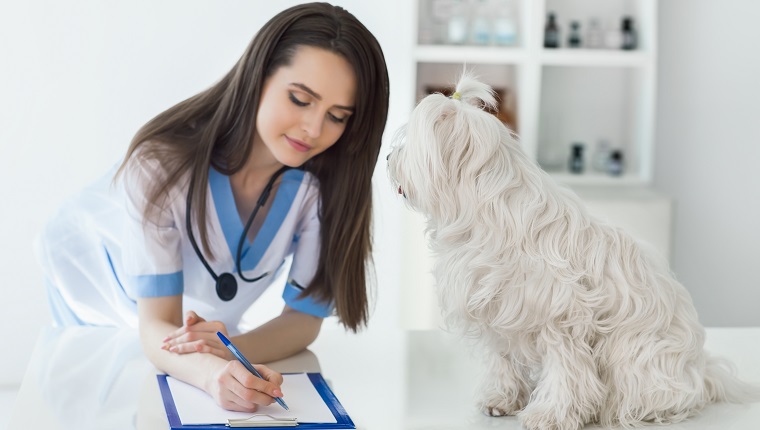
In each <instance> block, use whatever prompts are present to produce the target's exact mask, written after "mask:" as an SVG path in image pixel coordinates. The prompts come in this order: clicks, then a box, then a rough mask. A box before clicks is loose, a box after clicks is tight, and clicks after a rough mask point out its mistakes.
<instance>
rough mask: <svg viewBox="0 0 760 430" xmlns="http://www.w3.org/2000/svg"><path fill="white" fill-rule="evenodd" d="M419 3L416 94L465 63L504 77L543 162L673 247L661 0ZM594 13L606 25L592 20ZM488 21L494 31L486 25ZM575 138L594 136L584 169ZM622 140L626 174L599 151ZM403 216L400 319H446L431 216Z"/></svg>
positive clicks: (506, 107) (505, 90)
mask: <svg viewBox="0 0 760 430" xmlns="http://www.w3.org/2000/svg"><path fill="white" fill-rule="evenodd" d="M410 8H411V9H412V10H411V12H412V13H413V14H414V17H415V19H414V22H415V23H416V25H417V29H416V32H415V34H416V41H415V45H414V50H413V52H414V62H415V65H416V67H415V70H416V81H415V82H416V94H415V95H414V97H415V99H414V102H416V101H419V100H420V99H421V98H422V97H424V96H425V95H426V94H428V93H429V92H431V91H440V90H442V89H446V88H450V87H451V86H452V85H453V84H455V83H456V79H457V78H458V76H459V74H460V73H461V72H462V69H463V64H464V65H466V67H467V69H468V70H471V71H472V72H474V73H475V74H476V75H477V76H479V77H480V78H481V79H482V80H483V81H485V82H487V83H488V84H490V85H491V86H492V87H494V88H495V89H497V91H498V93H499V95H500V96H501V97H500V98H501V106H500V114H501V115H500V117H501V119H502V120H504V121H505V122H506V123H507V124H508V125H510V127H512V128H513V129H514V130H515V131H516V132H517V134H518V135H519V136H520V140H521V143H522V145H523V148H524V149H525V150H526V152H527V153H528V154H529V155H530V156H531V157H533V159H534V160H536V161H537V162H538V163H539V164H540V165H541V166H542V168H543V169H544V170H546V171H547V172H548V173H550V174H551V175H552V176H553V177H554V178H555V179H556V180H557V181H559V182H561V183H565V184H567V185H569V186H571V187H572V188H573V189H574V190H575V191H576V192H577V193H578V194H579V195H580V196H581V198H582V199H583V200H584V202H585V203H586V204H587V206H588V208H589V210H590V212H591V213H593V214H595V215H597V216H598V217H600V218H602V219H605V220H607V221H610V222H612V223H613V224H616V225H619V226H621V227H623V228H626V230H627V231H629V232H630V233H631V234H633V235H634V236H636V237H638V238H639V239H641V240H644V241H646V242H649V243H650V244H652V245H653V246H654V248H655V249H657V250H659V252H661V253H662V254H664V255H665V256H667V257H669V256H670V255H669V254H670V241H671V233H670V232H671V212H672V202H671V200H670V198H668V197H667V196H663V195H661V194H660V193H657V192H656V191H654V190H652V189H651V188H650V185H651V182H652V168H653V163H654V161H653V146H654V126H655V124H654V119H655V114H656V112H655V109H656V99H655V94H656V88H657V76H656V72H657V2H656V0H460V1H457V0H417V1H414V2H411V5H410ZM484 10H486V13H483V11H484ZM549 14H553V15H554V17H555V20H556V23H557V26H558V28H559V42H560V46H559V47H558V48H545V47H544V32H545V26H546V23H547V19H548V16H549ZM484 16H485V17H486V18H487V19H486V20H485V21H484V20H482V17H484ZM624 17H629V18H630V19H631V21H632V23H633V29H634V31H635V36H636V48H635V49H632V50H623V49H618V48H611V47H610V46H613V45H614V46H619V44H621V43H622V40H621V39H622V37H623V36H622V34H621V32H620V30H621V27H622V21H623V18H624ZM592 19H593V20H595V22H596V26H597V27H598V29H599V31H600V32H598V33H596V34H589V31H588V30H589V27H590V26H591V25H590V24H591V20H592ZM572 21H577V22H578V23H579V27H580V36H581V47H569V46H568V38H569V36H570V34H569V30H570V29H571V22H572ZM486 22H487V24H485V25H486V26H490V27H488V28H490V30H491V35H490V36H487V37H483V35H482V31H481V30H482V29H483V28H486V27H484V23H486ZM497 27H498V28H497ZM499 32H501V34H500V35H496V36H494V34H495V33H499ZM589 41H591V42H595V43H591V44H594V45H595V46H594V47H589V46H588V45H589ZM599 45H602V46H599ZM574 144H581V145H583V147H584V149H583V151H582V152H583V155H582V157H583V163H582V164H583V171H582V172H581V173H571V172H570V171H569V168H568V166H569V164H570V163H569V161H570V155H571V147H572V145H574ZM603 148H606V151H601V150H600V149H603ZM613 150H616V151H620V153H621V154H622V164H623V169H622V173H621V174H619V175H612V174H610V172H609V169H608V168H607V166H606V164H605V162H604V160H605V157H601V156H600V155H602V154H604V153H605V152H606V153H607V154H609V152H611V151H613ZM404 216H405V220H404V225H405V231H404V235H405V237H406V238H407V240H406V243H405V247H404V254H405V255H404V262H405V264H404V267H403V268H402V276H403V277H404V279H405V283H406V284H407V285H406V286H405V287H404V288H402V297H401V302H402V303H401V315H402V316H401V318H402V321H401V324H402V325H403V326H404V327H406V328H413V329H425V328H431V327H436V326H439V325H440V323H441V322H440V317H439V312H438V309H437V307H436V304H435V303H436V300H435V294H434V285H433V284H434V280H433V277H432V275H431V273H430V270H431V269H432V259H431V258H430V254H429V251H428V248H427V246H426V242H425V238H424V236H423V233H422V232H423V231H424V220H423V219H422V217H421V216H419V215H418V214H414V213H411V212H407V213H406V214H405V215H404Z"/></svg>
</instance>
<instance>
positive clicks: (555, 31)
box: [544, 12, 559, 48]
mask: <svg viewBox="0 0 760 430" xmlns="http://www.w3.org/2000/svg"><path fill="white" fill-rule="evenodd" d="M544 48H559V26H558V25H557V19H556V17H555V16H554V13H553V12H551V13H549V18H548V20H547V21H546V28H545V29H544Z"/></svg>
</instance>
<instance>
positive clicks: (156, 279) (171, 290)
mask: <svg viewBox="0 0 760 430" xmlns="http://www.w3.org/2000/svg"><path fill="white" fill-rule="evenodd" d="M128 285H129V287H128V288H129V289H130V290H131V291H129V293H131V294H130V295H131V296H132V297H163V296H176V295H177V294H182V293H183V291H184V285H185V284H184V277H183V275H182V272H175V273H167V274H161V275H141V276H130V277H129V280H128Z"/></svg>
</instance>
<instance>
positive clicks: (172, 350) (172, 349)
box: [169, 346, 177, 352]
mask: <svg viewBox="0 0 760 430" xmlns="http://www.w3.org/2000/svg"><path fill="white" fill-rule="evenodd" d="M169 352H177V347H176V346H173V347H171V348H169Z"/></svg>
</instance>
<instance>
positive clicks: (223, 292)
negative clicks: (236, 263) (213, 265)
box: [216, 273, 237, 302]
mask: <svg viewBox="0 0 760 430" xmlns="http://www.w3.org/2000/svg"><path fill="white" fill-rule="evenodd" d="M235 294H237V280H236V279H235V276H233V275H232V273H222V274H221V275H219V278H217V280H216V295H217V296H219V298H220V299H222V300H224V301H225V302H229V301H230V300H232V299H233V298H234V297H235Z"/></svg>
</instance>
